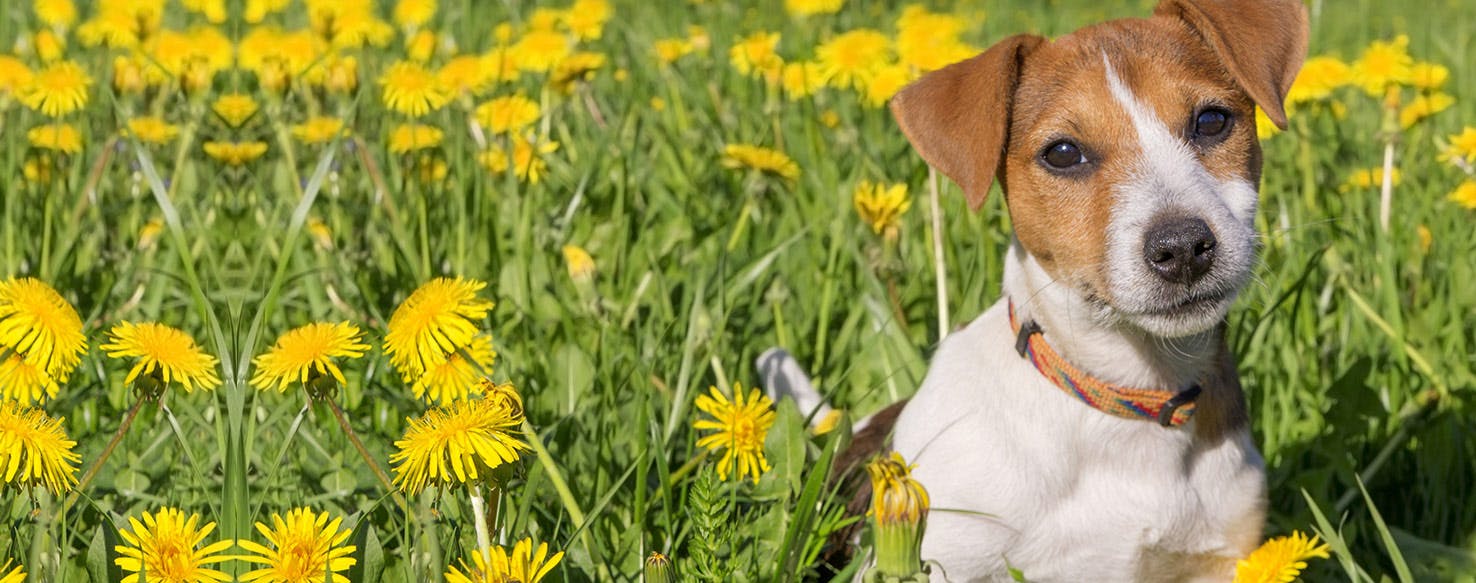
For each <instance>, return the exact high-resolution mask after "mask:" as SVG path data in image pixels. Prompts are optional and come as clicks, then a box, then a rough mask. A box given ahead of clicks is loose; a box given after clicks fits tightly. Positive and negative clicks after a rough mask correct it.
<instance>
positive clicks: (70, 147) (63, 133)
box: [26, 123, 82, 154]
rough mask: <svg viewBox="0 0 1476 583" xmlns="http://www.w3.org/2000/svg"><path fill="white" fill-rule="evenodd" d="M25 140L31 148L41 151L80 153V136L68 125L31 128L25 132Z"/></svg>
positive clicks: (57, 124) (74, 127) (59, 124)
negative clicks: (29, 143)
mask: <svg viewBox="0 0 1476 583" xmlns="http://www.w3.org/2000/svg"><path fill="white" fill-rule="evenodd" d="M26 140H28V141H30V142H31V145H32V146H35V147H37V148H41V149H43V150H56V151H58V152H66V153H68V154H76V153H77V152H81V151H82V134H80V133H78V132H77V127H76V126H73V125H72V124H69V123H55V124H47V125H44V126H38V127H34V128H31V129H30V131H27V132H26Z"/></svg>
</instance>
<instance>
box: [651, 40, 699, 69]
mask: <svg viewBox="0 0 1476 583" xmlns="http://www.w3.org/2000/svg"><path fill="white" fill-rule="evenodd" d="M651 50H653V51H655V53H656V61H657V62H659V63H661V64H662V65H663V66H665V65H670V64H672V63H675V62H677V61H678V60H679V59H681V58H682V57H685V56H687V55H690V54H692V41H689V40H687V39H684V38H663V39H660V40H657V41H656V43H655V44H653V45H652V47H651Z"/></svg>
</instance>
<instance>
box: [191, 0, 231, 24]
mask: <svg viewBox="0 0 1476 583" xmlns="http://www.w3.org/2000/svg"><path fill="white" fill-rule="evenodd" d="M180 4H183V5H184V9H185V10H188V11H190V12H194V13H196V14H199V15H202V16H204V17H205V20H206V21H207V22H209V23H211V24H220V23H222V22H225V19H226V7H225V0H180Z"/></svg>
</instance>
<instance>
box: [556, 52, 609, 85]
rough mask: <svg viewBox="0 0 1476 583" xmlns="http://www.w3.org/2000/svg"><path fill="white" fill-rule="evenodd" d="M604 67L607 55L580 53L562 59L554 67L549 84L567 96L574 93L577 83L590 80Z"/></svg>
mask: <svg viewBox="0 0 1476 583" xmlns="http://www.w3.org/2000/svg"><path fill="white" fill-rule="evenodd" d="M604 66H605V55H602V54H600V53H592V52H588V51H579V52H577V53H574V54H572V55H569V56H568V57H565V58H563V59H561V60H560V61H559V62H558V64H557V65H554V69H553V73H552V74H551V75H549V78H548V84H549V86H551V87H553V88H554V89H555V90H557V91H559V92H560V93H563V94H566V95H567V94H569V93H571V92H573V91H574V85H575V84H576V83H582V82H585V81H588V80H590V78H592V77H593V76H594V72H595V71H598V70H600V68H601V67H604Z"/></svg>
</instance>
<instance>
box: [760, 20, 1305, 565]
mask: <svg viewBox="0 0 1476 583" xmlns="http://www.w3.org/2000/svg"><path fill="white" fill-rule="evenodd" d="M1307 29H1308V24H1307V16H1306V10H1305V8H1304V7H1303V6H1302V4H1301V2H1299V1H1297V0H1241V1H1234V0H1162V2H1161V3H1160V4H1159V5H1158V6H1157V8H1155V10H1154V13H1153V15H1152V16H1151V17H1148V18H1138V19H1123V20H1115V21H1109V22H1106V23H1102V24H1098V25H1094V26H1089V27H1086V28H1083V29H1080V30H1078V31H1076V32H1074V33H1071V34H1068V35H1066V36H1063V37H1060V38H1057V39H1055V40H1046V39H1044V38H1041V37H1038V36H1033V35H1017V36H1013V37H1009V38H1007V39H1005V40H1003V41H1001V42H999V43H998V44H995V45H994V46H993V47H991V48H989V49H988V50H987V51H985V52H984V53H982V54H980V55H978V56H976V57H974V58H972V59H970V60H967V61H963V62H960V63H957V64H954V65H951V66H948V67H945V68H943V69H940V70H938V71H934V72H932V73H929V74H927V75H925V76H923V77H922V78H920V79H919V80H917V81H916V82H914V83H913V84H912V85H910V86H908V87H906V88H904V89H903V90H902V91H901V92H899V93H898V94H897V95H896V96H895V97H894V98H893V99H892V101H891V105H890V107H891V110H892V113H893V115H894V117H895V118H896V119H897V121H898V124H899V125H900V126H901V129H902V132H903V133H904V134H905V135H906V136H907V138H908V140H909V141H910V142H911V143H912V145H913V147H914V149H916V151H917V152H918V153H919V154H920V155H921V156H922V157H923V159H925V160H926V161H927V162H928V163H929V164H931V165H932V166H933V167H934V168H936V169H937V170H938V171H940V172H941V173H943V174H944V175H946V176H947V177H948V178H949V179H951V180H952V181H954V182H955V183H957V184H958V185H959V186H960V187H961V188H962V190H963V192H964V194H965V195H966V196H967V198H968V203H969V206H970V208H971V209H973V210H977V209H978V208H979V207H980V205H982V204H983V202H984V200H985V197H986V195H987V193H988V191H989V189H990V186H991V184H992V183H993V182H994V180H996V179H997V180H998V181H999V182H1000V184H1001V187H1002V190H1003V192H1004V196H1005V204H1006V206H1007V208H1008V211H1009V215H1010V218H1011V222H1012V225H1013V229H1014V238H1013V240H1012V242H1011V246H1010V248H1009V250H1008V252H1007V257H1006V260H1005V267H1004V276H1003V286H1002V287H1003V292H1004V297H1003V298H1001V299H1000V300H999V301H998V303H996V304H994V305H993V306H992V307H991V308H989V309H988V310H987V311H985V312H984V313H983V314H982V315H980V316H978V317H977V319H975V320H974V321H973V322H971V323H970V324H968V325H967V326H966V327H964V328H962V329H961V330H959V331H957V332H954V333H952V334H950V335H949V336H948V337H947V338H946V339H945V340H944V341H943V342H942V343H941V344H940V346H939V347H938V349H937V352H936V353H935V355H934V356H933V359H932V363H931V366H930V368H929V371H928V374H927V376H926V378H925V379H924V381H923V383H922V386H921V387H920V388H919V389H918V391H917V393H916V394H915V395H914V396H913V397H912V398H911V399H910V400H909V401H907V402H906V404H905V407H904V408H902V410H901V412H900V415H897V416H896V418H895V426H894V427H892V428H891V429H892V432H891V438H892V443H891V447H892V449H894V450H895V451H897V452H899V453H901V454H902V456H903V457H904V458H905V459H906V460H907V461H908V462H909V463H912V464H916V469H915V470H914V474H913V475H914V476H915V477H916V478H917V479H918V480H919V481H920V482H921V483H922V484H923V486H924V487H926V488H927V491H928V493H929V494H930V496H931V499H932V510H931V512H930V514H929V515H928V524H927V531H926V536H925V538H924V540H923V543H922V557H923V559H924V560H925V561H927V562H929V563H930V564H932V565H933V566H934V569H933V577H934V578H935V580H936V578H938V577H942V578H943V579H945V580H948V581H1009V580H1011V576H1010V569H1017V570H1018V571H1019V572H1021V573H1023V574H1024V576H1025V577H1026V578H1027V579H1028V580H1030V581H1033V582H1037V583H1039V582H1051V581H1072V582H1077V581H1133V582H1140V581H1229V580H1231V579H1232V578H1233V576H1234V570H1235V564H1236V561H1237V560H1238V559H1240V558H1243V557H1245V556H1246V555H1247V554H1248V553H1249V552H1250V551H1251V550H1253V549H1254V548H1255V547H1256V545H1257V544H1258V543H1259V541H1260V539H1261V536H1262V529H1263V526H1264V520H1265V512H1266V484H1265V474H1264V468H1263V461H1262V458H1261V456H1260V454H1259V452H1258V451H1257V450H1256V447H1255V444H1254V443H1253V441H1252V438H1251V434H1250V429H1249V425H1248V423H1249V421H1248V415H1247V412H1246V403H1245V397H1244V395H1243V393H1242V391H1241V387H1240V384H1239V380H1238V377H1237V374H1236V370H1235V361H1234V359H1233V357H1232V356H1231V354H1230V353H1229V351H1228V350H1227V347H1226V343H1225V338H1224V336H1225V325H1224V321H1225V315H1226V313H1227V311H1228V310H1229V308H1230V306H1231V304H1232V303H1233V302H1234V301H1235V299H1236V297H1237V295H1238V293H1239V292H1240V291H1241V289H1242V288H1243V287H1244V286H1245V285H1246V284H1247V282H1248V281H1250V279H1251V277H1252V270H1253V267H1254V266H1255V264H1256V253H1257V247H1258V235H1257V233H1256V230H1255V214H1256V206H1257V198H1258V188H1259V186H1258V185H1259V181H1260V172H1261V150H1260V147H1259V144H1258V142H1257V138H1256V123H1255V110H1256V107H1259V108H1260V109H1261V110H1262V111H1264V112H1265V115H1266V116H1267V117H1268V118H1270V119H1271V121H1272V122H1274V123H1275V124H1276V125H1278V126H1281V127H1283V128H1284V127H1285V126H1286V111H1285V109H1284V107H1283V100H1284V98H1285V96H1286V93H1287V91H1288V89H1289V88H1290V86H1291V84H1292V81H1293V79H1294V78H1295V76H1296V74H1297V71H1298V70H1299V69H1300V67H1301V63H1302V60H1303V58H1304V56H1305V54H1306V49H1307V36H1308V30H1307ZM774 356H775V355H773V354H770V355H766V357H767V358H770V359H771V362H769V363H768V366H765V364H764V363H762V362H761V364H760V368H761V369H763V370H764V371H765V376H766V377H769V379H768V382H769V383H770V384H771V385H779V386H780V388H779V389H778V390H777V391H775V389H773V388H771V391H775V392H777V393H780V394H783V393H786V392H787V393H788V394H791V395H793V394H803V393H805V392H806V391H809V392H810V393H812V394H811V395H809V400H808V401H806V403H808V404H809V405H810V408H814V407H817V406H819V405H816V404H815V402H816V401H817V400H818V396H816V395H815V394H813V388H811V387H809V386H808V385H807V381H806V379H802V378H798V376H802V373H799V372H798V371H797V368H796V367H794V366H793V365H789V370H788V372H782V371H781V369H783V368H784V366H783V365H782V362H783V359H779V360H777V361H776V360H774ZM776 371H779V372H776ZM797 375H798V376H797ZM776 377H780V378H776ZM786 379H787V380H786ZM892 413H895V411H892V412H888V413H887V415H886V416H887V417H889V418H890V417H891V414H892ZM877 430H878V427H877V426H876V424H875V423H873V426H872V427H870V428H868V431H873V432H875V431H877Z"/></svg>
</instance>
